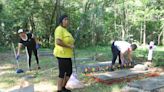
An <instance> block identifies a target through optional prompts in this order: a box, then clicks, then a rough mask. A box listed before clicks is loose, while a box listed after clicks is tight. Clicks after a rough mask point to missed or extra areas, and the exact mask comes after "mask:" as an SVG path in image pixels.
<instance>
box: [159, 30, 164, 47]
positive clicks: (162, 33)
mask: <svg viewBox="0 0 164 92" xmlns="http://www.w3.org/2000/svg"><path fill="white" fill-rule="evenodd" d="M162 35H163V39H162V44H163V41H164V32H163V31H161V32H160V34H159V35H158V45H160V42H161V36H162Z"/></svg>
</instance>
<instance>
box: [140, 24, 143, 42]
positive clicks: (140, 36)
mask: <svg viewBox="0 0 164 92" xmlns="http://www.w3.org/2000/svg"><path fill="white" fill-rule="evenodd" d="M142 30H143V29H142V23H141V29H140V43H141V44H142Z"/></svg>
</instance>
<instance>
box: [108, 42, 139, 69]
mask: <svg viewBox="0 0 164 92" xmlns="http://www.w3.org/2000/svg"><path fill="white" fill-rule="evenodd" d="M136 48H137V45H136V44H130V43H128V42H126V41H114V42H113V43H112V46H111V50H112V55H113V56H112V66H111V71H114V69H113V66H114V64H115V61H116V59H117V56H119V64H120V67H123V65H124V63H125V57H124V56H128V62H129V64H130V63H132V58H131V56H132V51H134V50H135V49H136Z"/></svg>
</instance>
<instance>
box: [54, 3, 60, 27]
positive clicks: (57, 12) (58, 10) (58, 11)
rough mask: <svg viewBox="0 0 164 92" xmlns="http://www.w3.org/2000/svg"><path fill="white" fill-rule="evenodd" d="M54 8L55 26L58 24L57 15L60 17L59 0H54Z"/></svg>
mask: <svg viewBox="0 0 164 92" xmlns="http://www.w3.org/2000/svg"><path fill="white" fill-rule="evenodd" d="M55 6H56V7H55V8H56V27H57V26H58V25H59V17H60V15H61V14H60V0H56V4H55Z"/></svg>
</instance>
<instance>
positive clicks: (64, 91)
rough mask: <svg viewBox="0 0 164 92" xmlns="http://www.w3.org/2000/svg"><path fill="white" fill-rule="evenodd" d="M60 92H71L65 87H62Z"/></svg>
mask: <svg viewBox="0 0 164 92" xmlns="http://www.w3.org/2000/svg"><path fill="white" fill-rule="evenodd" d="M62 92H71V90H68V89H66V88H65V87H62Z"/></svg>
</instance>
